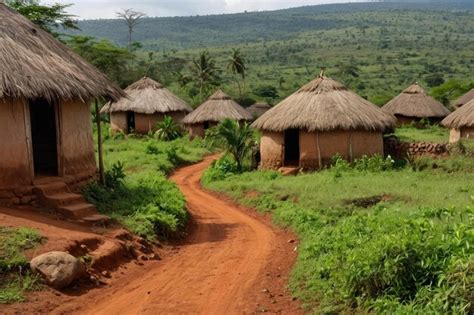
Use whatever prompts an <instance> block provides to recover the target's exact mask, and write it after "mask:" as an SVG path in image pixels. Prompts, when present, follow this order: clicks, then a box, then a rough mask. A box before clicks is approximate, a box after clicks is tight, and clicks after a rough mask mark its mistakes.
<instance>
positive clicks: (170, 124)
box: [155, 116, 183, 141]
mask: <svg viewBox="0 0 474 315" xmlns="http://www.w3.org/2000/svg"><path fill="white" fill-rule="evenodd" d="M156 127H157V129H158V130H157V131H156V133H155V136H156V138H157V139H159V140H163V141H173V140H176V139H178V138H179V137H181V136H182V135H183V132H182V130H181V127H180V126H179V125H178V124H177V123H175V122H174V120H173V118H171V117H170V116H165V117H164V118H163V121H160V122H158V123H157V124H156Z"/></svg>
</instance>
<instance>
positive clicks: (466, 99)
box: [453, 89, 474, 107]
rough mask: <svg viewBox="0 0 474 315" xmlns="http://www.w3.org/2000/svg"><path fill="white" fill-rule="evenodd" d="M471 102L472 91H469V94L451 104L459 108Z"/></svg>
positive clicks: (473, 95) (473, 98)
mask: <svg viewBox="0 0 474 315" xmlns="http://www.w3.org/2000/svg"><path fill="white" fill-rule="evenodd" d="M471 100H474V89H471V90H470V91H469V92H467V93H466V94H464V95H463V96H461V97H460V98H458V99H457V100H455V101H454V102H453V105H454V106H455V107H461V106H463V105H464V104H467V103H469V102H470V101H471Z"/></svg>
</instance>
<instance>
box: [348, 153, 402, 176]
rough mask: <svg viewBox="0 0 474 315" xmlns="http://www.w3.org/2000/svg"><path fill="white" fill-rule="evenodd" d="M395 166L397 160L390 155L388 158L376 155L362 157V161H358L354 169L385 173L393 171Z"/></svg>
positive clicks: (355, 162) (354, 164)
mask: <svg viewBox="0 0 474 315" xmlns="http://www.w3.org/2000/svg"><path fill="white" fill-rule="evenodd" d="M394 165H395V160H393V159H392V157H391V156H390V155H389V156H387V157H386V158H384V157H383V156H381V155H379V154H376V155H374V156H370V157H369V156H366V155H364V156H362V157H361V158H360V159H356V160H355V161H354V163H353V167H354V168H355V169H356V170H358V171H369V172H383V171H389V170H392V169H393V167H394Z"/></svg>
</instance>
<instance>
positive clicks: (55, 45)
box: [0, 1, 123, 101]
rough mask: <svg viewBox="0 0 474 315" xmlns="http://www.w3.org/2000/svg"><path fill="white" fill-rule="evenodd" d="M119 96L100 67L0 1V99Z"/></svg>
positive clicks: (85, 98) (116, 88)
mask: <svg viewBox="0 0 474 315" xmlns="http://www.w3.org/2000/svg"><path fill="white" fill-rule="evenodd" d="M122 96H123V92H122V90H120V89H119V88H118V87H116V86H115V85H114V84H112V83H110V82H109V80H108V79H107V78H106V76H105V75H103V74H102V73H101V72H100V71H99V70H97V69H96V68H95V67H93V66H92V65H90V64H89V63H87V62H86V61H85V60H83V59H82V58H81V57H79V56H78V55H77V54H75V53H74V52H73V51H72V50H70V49H69V48H68V47H66V45H64V44H62V43H60V42H59V41H58V40H56V39H55V38H54V37H53V36H51V35H50V34H49V33H48V32H46V31H44V30H42V29H41V28H39V27H38V26H36V25H35V24H33V23H32V22H30V21H29V20H28V19H27V18H25V17H24V16H22V15H21V14H19V13H17V12H16V11H14V10H12V9H10V8H9V7H7V6H6V5H5V4H3V3H1V1H0V99H2V98H26V99H35V98H46V99H47V100H49V101H54V100H60V99H62V100H72V99H77V98H79V99H82V100H84V101H86V100H90V99H93V98H104V99H108V100H117V99H119V98H120V97H122Z"/></svg>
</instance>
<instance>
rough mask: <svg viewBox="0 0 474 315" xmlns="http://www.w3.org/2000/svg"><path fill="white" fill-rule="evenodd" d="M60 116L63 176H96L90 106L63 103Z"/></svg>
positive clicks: (80, 103)
mask: <svg viewBox="0 0 474 315" xmlns="http://www.w3.org/2000/svg"><path fill="white" fill-rule="evenodd" d="M60 115H61V116H60V130H59V134H60V147H61V153H60V154H59V159H60V161H61V162H60V165H61V169H62V172H61V173H62V174H61V175H63V176H64V175H66V176H67V175H73V176H78V177H80V176H84V175H83V174H91V175H92V174H94V173H95V172H96V162H95V152H94V142H93V139H92V119H91V114H90V109H89V105H88V104H86V103H83V102H81V101H75V102H66V103H61V105H60Z"/></svg>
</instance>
